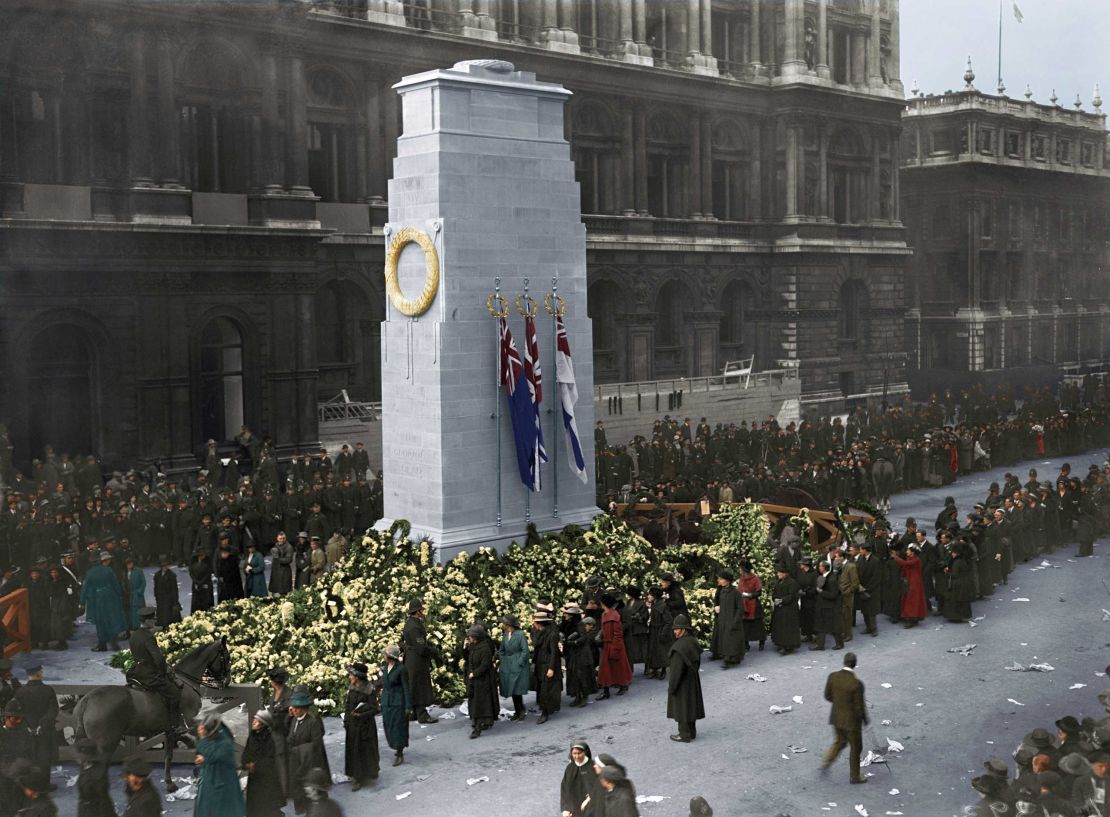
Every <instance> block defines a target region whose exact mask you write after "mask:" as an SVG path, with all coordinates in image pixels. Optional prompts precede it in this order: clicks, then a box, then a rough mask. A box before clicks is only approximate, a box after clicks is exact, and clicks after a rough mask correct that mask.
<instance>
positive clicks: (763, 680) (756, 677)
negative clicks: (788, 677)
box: [748, 672, 767, 684]
mask: <svg viewBox="0 0 1110 817" xmlns="http://www.w3.org/2000/svg"><path fill="white" fill-rule="evenodd" d="M748 680H749V681H755V682H756V683H757V684H763V683H766V681H767V679H766V678H764V677H763V676H762V675H760V674H759V673H758V672H753V673H751V674H750V675H749V676H748Z"/></svg>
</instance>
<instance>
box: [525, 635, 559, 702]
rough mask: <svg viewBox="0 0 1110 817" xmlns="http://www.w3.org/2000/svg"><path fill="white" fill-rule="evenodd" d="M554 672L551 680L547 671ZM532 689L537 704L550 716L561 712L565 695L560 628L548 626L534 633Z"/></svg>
mask: <svg viewBox="0 0 1110 817" xmlns="http://www.w3.org/2000/svg"><path fill="white" fill-rule="evenodd" d="M548 670H553V674H552V676H551V677H550V678H548V677H547V671H548ZM532 689H534V690H535V691H536V704H537V705H538V706H539V708H540V709H541V710H542V711H543V712H545V713H547V714H550V713H552V712H557V711H558V710H559V705H560V702H561V701H560V699H561V698H562V694H563V666H562V655H561V654H560V652H559V628H558V627H556V626H555V625H554V624H547V625H545V626H544V627H543V629H542V630H533V631H532Z"/></svg>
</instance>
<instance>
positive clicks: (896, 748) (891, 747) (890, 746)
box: [886, 738, 906, 752]
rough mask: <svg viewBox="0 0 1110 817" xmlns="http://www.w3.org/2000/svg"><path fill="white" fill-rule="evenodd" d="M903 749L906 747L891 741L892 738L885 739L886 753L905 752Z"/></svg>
mask: <svg viewBox="0 0 1110 817" xmlns="http://www.w3.org/2000/svg"><path fill="white" fill-rule="evenodd" d="M905 749H906V747H905V746H903V745H902V744H901V743H899V742H898V741H896V740H893V739H892V738H887V739H886V750H887V751H888V752H903V751H905Z"/></svg>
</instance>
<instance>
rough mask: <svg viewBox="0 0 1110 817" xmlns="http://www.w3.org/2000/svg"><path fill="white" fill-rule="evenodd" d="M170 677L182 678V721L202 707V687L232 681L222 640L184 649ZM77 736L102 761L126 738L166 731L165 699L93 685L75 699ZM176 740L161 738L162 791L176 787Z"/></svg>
mask: <svg viewBox="0 0 1110 817" xmlns="http://www.w3.org/2000/svg"><path fill="white" fill-rule="evenodd" d="M173 677H174V678H175V679H177V680H179V681H180V682H182V688H181V715H182V717H183V719H184V721H185V723H186V724H191V723H192V722H193V721H194V720H196V717H197V713H198V712H200V707H201V698H202V697H203V695H202V692H201V690H202V689H205V688H207V689H224V688H225V687H227V685H228V684H229V683H230V682H231V656H230V655H229V654H228V651H227V643H226V641H225V639H223V638H219V639H217V640H215V641H212V642H210V643H208V644H202V645H201V646H199V647H196V648H195V649H193V650H190V651H189V652H187V653H186V654H185V655H184V656H183V657H182V658H181V660H180V661H178V662H177V664H175V665H174V667H173ZM73 714H74V718H75V719H76V721H77V727H76V735H75V737H76V738H81V737H87V738H89V739H90V740H92V741H93V742H94V743H95V744H96V747H97V756H98V757H99V758H100V759H101V760H102V761H103V762H105V763H109V762H111V758H112V755H113V754H114V753H115V751H116V749H117V748H118V747H119V742H120V740H121V739H122V738H124V737H139V738H149V737H155V736H157V735H160V734H164V733H165V728H166V719H167V715H166V704H165V702H164V701H163V699H162V697H161V696H160V695H159V694H158V693H156V692H149V691H147V690H144V689H136V688H133V687H129V686H102V687H97V688H96V689H94V690H93V691H92V692H90V693H89V694H88V695H86V696H85V697H83V698H82V699H81V700H80V701H78V703H77V706H76V708H75V709H74V711H73ZM174 743H175V741H174V740H170V739H167V740H165V741H164V744H165V752H166V761H165V783H166V791H167V792H173V791H176V790H177V786H176V785H175V784H174V782H173V779H172V778H171V777H170V763H171V761H172V759H173V749H174Z"/></svg>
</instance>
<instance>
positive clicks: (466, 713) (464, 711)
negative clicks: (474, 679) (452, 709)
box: [459, 701, 470, 718]
mask: <svg viewBox="0 0 1110 817" xmlns="http://www.w3.org/2000/svg"><path fill="white" fill-rule="evenodd" d="M459 714H460V715H462V716H463V717H464V718H469V717H470V701H463V702H462V704H461V705H460V706H459Z"/></svg>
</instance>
